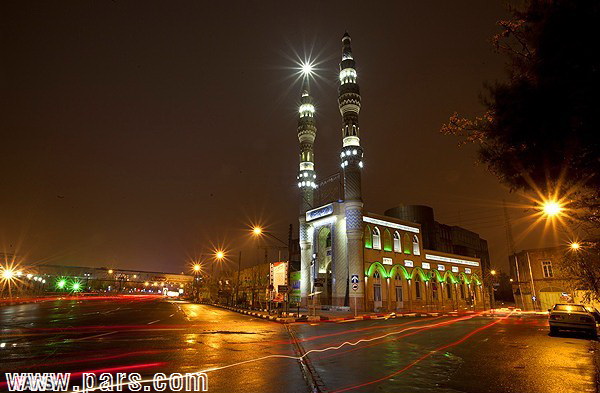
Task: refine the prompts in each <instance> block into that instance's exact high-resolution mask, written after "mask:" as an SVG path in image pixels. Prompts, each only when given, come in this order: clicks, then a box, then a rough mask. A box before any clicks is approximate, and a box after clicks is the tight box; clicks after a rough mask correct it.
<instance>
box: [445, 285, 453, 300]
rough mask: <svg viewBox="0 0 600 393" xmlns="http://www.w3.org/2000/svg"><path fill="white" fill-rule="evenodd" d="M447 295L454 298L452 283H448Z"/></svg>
mask: <svg viewBox="0 0 600 393" xmlns="http://www.w3.org/2000/svg"><path fill="white" fill-rule="evenodd" d="M446 297H447V298H448V299H452V286H451V285H450V283H446Z"/></svg>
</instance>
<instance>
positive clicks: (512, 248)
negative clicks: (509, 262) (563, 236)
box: [492, 199, 525, 310]
mask: <svg viewBox="0 0 600 393" xmlns="http://www.w3.org/2000/svg"><path fill="white" fill-rule="evenodd" d="M502 208H503V210H504V226H505V230H506V241H507V242H508V252H509V259H510V258H511V257H514V259H515V274H516V275H517V285H518V288H519V295H520V296H521V306H522V309H523V310H525V300H524V299H523V290H522V288H521V277H520V275H519V263H518V260H517V254H516V250H515V239H514V238H513V233H512V224H511V222H510V217H509V215H508V209H507V208H506V200H504V199H503V200H502ZM492 290H493V288H492Z"/></svg>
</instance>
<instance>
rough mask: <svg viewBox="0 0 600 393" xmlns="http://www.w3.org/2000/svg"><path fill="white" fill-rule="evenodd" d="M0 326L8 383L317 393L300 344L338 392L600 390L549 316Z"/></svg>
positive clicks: (81, 312)
mask: <svg viewBox="0 0 600 393" xmlns="http://www.w3.org/2000/svg"><path fill="white" fill-rule="evenodd" d="M0 326H1V334H2V338H1V340H0V341H1V343H2V344H3V346H2V348H0V355H1V357H0V359H1V362H0V372H2V375H3V373H4V372H72V373H78V372H84V371H92V370H105V369H110V370H111V372H113V373H116V372H118V371H120V370H121V371H128V372H134V371H136V372H140V373H142V374H143V375H150V374H152V373H155V372H163V373H166V374H169V373H174V372H178V373H186V372H190V373H191V372H197V371H200V370H206V369H211V368H220V367H224V366H225V367H226V366H231V365H233V366H232V367H226V368H223V369H219V370H215V371H211V372H209V373H208V378H209V391H214V392H242V391H260V392H283V391H285V392H307V391H309V388H308V384H307V382H306V381H305V379H304V378H303V374H302V372H301V369H300V367H299V363H298V361H297V360H295V359H294V357H295V356H297V354H296V352H295V351H294V345H293V341H292V337H295V338H296V339H297V342H298V345H299V346H300V348H301V350H303V351H304V352H308V359H309V360H310V363H311V364H312V366H313V368H312V370H313V374H310V376H311V377H312V378H316V379H317V380H319V383H322V385H321V387H322V388H323V389H324V390H326V391H329V392H341V391H357V392H372V391H377V392H400V391H401V392H423V391H427V392H444V393H446V392H447V393H450V392H467V393H471V392H472V393H476V392H506V393H513V392H523V391H527V392H531V393H538V392H539V393H547V392H548V393H551V392H593V391H595V383H594V378H595V373H596V370H595V368H594V365H593V356H594V352H593V351H594V350H597V347H598V343H597V342H592V341H590V340H589V339H587V338H585V337H580V336H578V335H570V336H568V335H567V336H561V337H550V336H549V335H548V327H547V322H546V320H545V319H543V318H540V317H522V318H521V317H518V318H517V317H510V318H505V319H499V318H490V317H482V316H475V315H467V316H462V317H458V318H457V317H448V316H438V317H404V318H396V319H388V320H365V321H358V322H351V323H320V324H306V323H296V324H292V325H289V329H291V331H292V333H293V336H290V335H289V334H288V331H287V327H286V325H282V324H279V323H275V322H269V321H265V320H262V319H258V318H253V317H249V316H246V315H241V314H237V313H234V312H230V311H226V310H223V309H219V308H215V307H211V306H206V305H200V304H189V303H184V302H181V303H180V302H168V301H162V300H160V299H155V298H136V297H130V298H126V297H122V298H113V299H97V300H92V299H86V300H55V301H48V302H43V303H36V304H23V305H13V306H6V307H2V308H0ZM359 340H362V341H361V342H360V343H357V341H359ZM272 355H278V356H275V357H273V356H272ZM282 355H283V356H282ZM256 359H259V360H256ZM255 360H256V361H255ZM74 375H77V374H74ZM2 381H4V378H2ZM0 388H2V389H6V385H5V384H3V385H0Z"/></svg>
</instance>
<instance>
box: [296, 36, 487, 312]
mask: <svg viewBox="0 0 600 393" xmlns="http://www.w3.org/2000/svg"><path fill="white" fill-rule="evenodd" d="M339 68H340V69H339V89H338V104H339V110H340V114H341V117H342V127H341V137H342V138H341V139H342V140H341V142H342V143H341V149H340V152H339V158H340V171H339V172H338V173H335V174H333V175H332V176H329V177H327V178H324V179H320V178H319V180H317V171H316V166H315V156H314V143H315V139H316V136H317V127H316V118H315V117H316V116H315V115H316V113H315V107H314V102H313V98H312V97H311V96H310V93H309V91H308V87H307V85H304V87H303V90H302V94H301V99H300V101H301V102H300V107H299V120H298V140H299V144H300V165H299V171H298V176H297V183H298V188H299V190H300V217H299V221H300V222H299V232H300V234H299V241H300V265H301V283H300V290H301V296H302V301H303V303H304V304H306V305H310V304H312V303H313V302H316V303H318V304H320V306H321V307H331V308H343V309H347V308H348V307H349V308H350V309H356V310H359V311H362V310H366V311H431V312H434V311H442V310H446V311H450V310H465V309H467V310H468V309H482V308H484V307H486V301H487V300H486V299H487V298H486V297H485V296H484V290H483V279H482V278H483V277H482V269H481V260H480V258H473V257H466V256H462V255H456V254H450V253H445V252H440V251H434V250H428V249H424V248H423V232H422V228H421V225H420V224H419V223H415V222H414V221H408V220H401V219H398V218H394V217H390V216H380V215H376V214H372V213H369V212H367V211H365V207H364V201H363V198H362V191H361V190H362V180H361V179H362V170H363V162H365V152H364V151H363V148H362V147H361V143H360V142H361V133H360V126H359V121H358V120H359V113H360V108H361V96H360V89H359V85H358V74H357V71H356V62H355V59H354V56H353V54H352V48H351V38H350V36H349V35H348V33H345V34H344V36H343V37H342V58H341V62H340V67H339ZM313 296H314V297H313ZM488 306H489V304H488Z"/></svg>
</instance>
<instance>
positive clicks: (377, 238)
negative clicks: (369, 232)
mask: <svg viewBox="0 0 600 393" xmlns="http://www.w3.org/2000/svg"><path fill="white" fill-rule="evenodd" d="M373 249H374V250H381V234H380V233H379V228H377V227H375V228H373Z"/></svg>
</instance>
